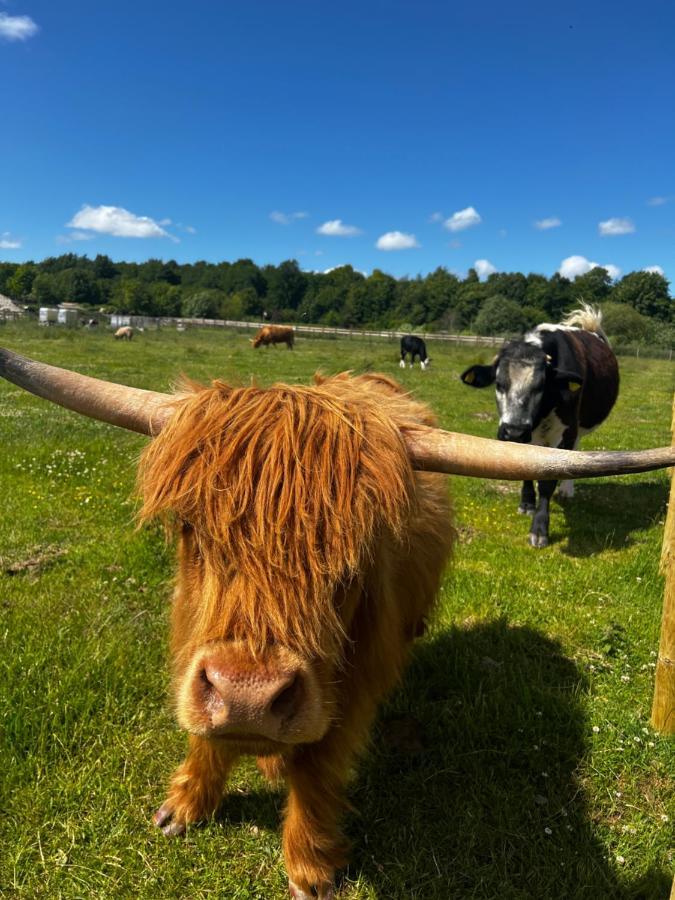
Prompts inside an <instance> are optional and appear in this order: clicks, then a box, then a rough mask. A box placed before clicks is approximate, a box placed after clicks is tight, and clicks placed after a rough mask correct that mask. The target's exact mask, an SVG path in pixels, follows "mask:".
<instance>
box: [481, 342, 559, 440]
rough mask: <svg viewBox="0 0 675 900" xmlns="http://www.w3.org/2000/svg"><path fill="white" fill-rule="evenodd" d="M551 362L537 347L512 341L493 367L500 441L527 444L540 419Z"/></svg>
mask: <svg viewBox="0 0 675 900" xmlns="http://www.w3.org/2000/svg"><path fill="white" fill-rule="evenodd" d="M549 364H550V361H549V359H548V358H547V356H546V354H545V353H544V352H543V351H542V350H540V349H539V348H537V347H532V346H530V345H529V344H525V343H514V344H510V345H508V346H507V347H505V348H504V349H503V350H502V352H501V353H500V354H499V357H498V358H497V364H496V367H495V398H496V401H497V410H498V412H499V428H498V431H497V437H498V438H499V440H500V441H515V442H517V443H529V441H530V440H531V438H532V431H533V429H534V428H535V426H536V425H537V424H538V423H539V421H541V413H542V408H543V405H544V392H545V389H546V384H547V378H548V374H549V373H548V368H549Z"/></svg>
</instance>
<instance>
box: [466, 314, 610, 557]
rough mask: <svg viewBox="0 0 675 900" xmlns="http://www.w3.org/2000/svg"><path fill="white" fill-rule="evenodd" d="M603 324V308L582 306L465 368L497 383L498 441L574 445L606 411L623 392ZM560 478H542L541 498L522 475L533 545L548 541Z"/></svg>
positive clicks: (568, 486)
mask: <svg viewBox="0 0 675 900" xmlns="http://www.w3.org/2000/svg"><path fill="white" fill-rule="evenodd" d="M601 323H602V315H601V313H600V312H599V311H597V310H594V309H593V308H592V307H589V306H586V305H584V306H583V307H582V308H581V309H578V310H575V311H574V312H573V313H570V315H569V316H567V318H566V319H564V320H563V321H562V322H561V323H560V324H559V325H549V324H544V325H538V326H537V327H536V328H535V329H534V330H533V331H530V332H528V333H527V334H526V335H525V336H524V337H523V338H522V339H521V340H516V341H511V342H510V343H508V344H506V345H505V346H504V347H502V349H501V350H500V351H499V353H498V355H497V356H496V357H495V359H494V361H493V363H492V365H489V366H479V365H477V366H471V367H470V368H468V369H467V370H466V371H465V372H462V374H461V376H460V378H461V380H462V381H463V382H464V384H468V385H470V386H471V387H478V388H481V387H487V386H488V385H490V384H493V383H494V384H495V387H496V395H497V409H498V411H499V430H498V432H497V437H498V438H499V439H500V440H502V441H516V442H519V443H523V444H529V443H532V444H538V445H540V446H544V447H562V448H564V449H567V450H570V449H576V447H577V446H578V444H579V440H580V439H581V438H582V437H583V436H584V435H585V434H588V433H589V432H590V431H593V430H594V429H595V428H597V427H598V425H600V423H601V422H603V421H604V420H605V419H606V418H607V416H608V415H609V413H610V411H611V409H612V407H613V406H614V403H615V401H616V398H617V394H618V392H619V368H618V365H617V361H616V357H615V355H614V353H613V351H612V349H611V347H610V346H609V342H608V340H607V337H606V335H605V333H604V332H603V330H602V327H601ZM556 484H557V482H555V481H540V482H538V488H539V502H538V503H537V497H536V493H535V490H534V485H533V483H532V482H531V481H525V482H523V488H522V492H521V497H520V506H519V507H518V512H522V513H527V514H530V515H533V518H532V526H531V528H530V543H531V544H532V546H533V547H546V546H547V545H548V529H549V502H550V499H551V496H552V495H553V492H554V490H555V488H556ZM559 494H560V495H561V496H564V497H571V496H572V495H573V494H574V483H573V482H572V481H563V482H561V484H560V490H559Z"/></svg>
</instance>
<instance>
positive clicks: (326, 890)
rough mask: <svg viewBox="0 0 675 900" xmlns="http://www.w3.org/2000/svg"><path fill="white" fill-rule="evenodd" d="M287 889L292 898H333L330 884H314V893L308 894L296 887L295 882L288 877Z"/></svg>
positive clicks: (303, 899)
mask: <svg viewBox="0 0 675 900" xmlns="http://www.w3.org/2000/svg"><path fill="white" fill-rule="evenodd" d="M288 890H289V892H290V894H291V897H293V900H333V898H334V896H335V892H334V890H333V885H332V884H322V885H316V887H315V888H314V891H315V893H310V894H308V893H307V892H306V891H303V889H302V888H300V887H298V886H297V884H295V882H293V881H291V879H290V878H289V879H288Z"/></svg>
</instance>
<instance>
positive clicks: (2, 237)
mask: <svg viewBox="0 0 675 900" xmlns="http://www.w3.org/2000/svg"><path fill="white" fill-rule="evenodd" d="M20 247H21V241H20V240H19V238H15V237H12V235H11V234H10V233H9V231H4V232H3V233H2V234H0V250H18V249H19V248H20Z"/></svg>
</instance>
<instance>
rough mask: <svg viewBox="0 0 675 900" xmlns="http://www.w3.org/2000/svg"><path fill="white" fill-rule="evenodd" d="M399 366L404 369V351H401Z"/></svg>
mask: <svg viewBox="0 0 675 900" xmlns="http://www.w3.org/2000/svg"><path fill="white" fill-rule="evenodd" d="M399 368H401V369H405V353H401V362H400V363H399Z"/></svg>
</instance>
